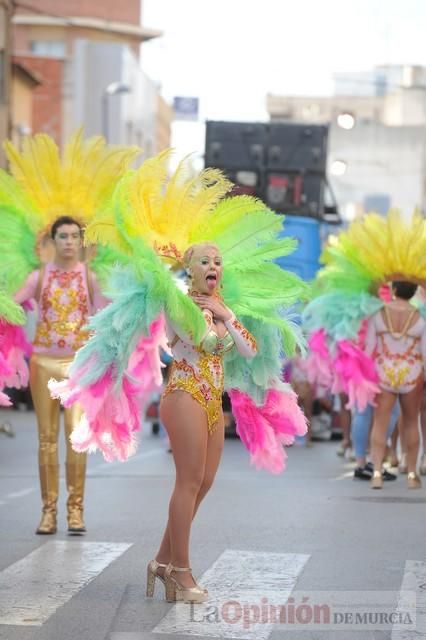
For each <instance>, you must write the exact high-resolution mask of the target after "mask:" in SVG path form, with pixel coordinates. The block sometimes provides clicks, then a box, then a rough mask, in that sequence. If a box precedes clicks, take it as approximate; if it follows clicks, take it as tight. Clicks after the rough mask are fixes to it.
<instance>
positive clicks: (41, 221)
mask: <svg viewBox="0 0 426 640" xmlns="http://www.w3.org/2000/svg"><path fill="white" fill-rule="evenodd" d="M4 148H5V151H6V154H7V156H8V159H9V163H10V170H11V173H12V174H13V176H14V177H15V179H16V181H17V182H18V184H19V185H20V187H21V188H22V190H23V191H24V193H25V194H26V195H27V197H28V198H29V201H30V202H31V205H32V213H31V215H32V217H33V216H34V215H35V216H37V218H38V220H37V223H38V224H37V226H38V227H39V228H40V229H43V228H45V227H46V226H48V225H50V224H52V222H53V221H54V220H55V219H57V218H58V217H59V216H61V215H69V216H73V217H75V218H76V219H78V220H79V221H80V222H81V223H83V224H87V223H88V222H90V220H91V219H92V218H93V216H94V214H95V212H96V211H97V210H99V209H100V208H102V207H103V206H106V203H107V201H108V199H109V198H110V197H111V195H112V192H113V190H114V187H115V185H116V183H117V180H118V179H119V178H120V177H121V175H123V174H124V173H125V171H126V170H127V169H128V167H129V164H130V162H131V161H132V160H133V159H134V158H135V157H136V155H137V154H138V153H139V149H138V148H137V147H124V146H114V147H113V146H108V145H106V143H105V140H104V139H103V138H102V137H100V136H94V137H92V138H89V139H87V140H83V134H82V130H79V131H77V133H76V134H75V135H73V136H72V138H71V139H70V140H69V142H68V144H67V145H66V148H65V152H64V155H63V159H61V157H60V154H59V150H58V147H57V145H56V144H55V142H54V141H53V140H52V138H50V137H49V136H48V135H45V134H38V135H36V136H34V137H28V138H26V139H25V140H24V143H23V149H22V152H20V151H18V150H17V149H16V147H15V146H14V145H13V144H12V143H11V142H9V141H7V142H5V143H4Z"/></svg>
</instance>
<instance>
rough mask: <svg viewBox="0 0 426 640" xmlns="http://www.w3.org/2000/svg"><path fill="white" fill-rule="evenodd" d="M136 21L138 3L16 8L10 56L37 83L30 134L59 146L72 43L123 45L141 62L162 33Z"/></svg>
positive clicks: (33, 2)
mask: <svg viewBox="0 0 426 640" xmlns="http://www.w3.org/2000/svg"><path fill="white" fill-rule="evenodd" d="M30 9H31V10H30ZM140 22H141V1H140V0H118V1H117V0H27V2H26V3H25V8H22V7H19V6H18V7H17V8H16V11H15V15H14V18H13V48H14V55H15V58H16V59H17V60H20V59H21V60H22V62H23V64H25V67H26V68H27V69H28V70H30V71H31V72H34V74H35V75H36V76H37V78H38V79H39V80H40V85H39V86H38V87H37V88H36V89H35V91H34V99H33V118H32V127H33V132H34V133H36V132H39V131H43V132H46V133H49V134H50V135H52V136H53V137H54V138H55V140H56V141H57V142H58V143H59V144H61V143H62V142H63V129H64V120H65V118H66V117H67V116H66V109H67V106H66V100H67V97H68V94H69V93H70V92H72V87H70V83H69V79H68V78H67V75H66V73H67V64H68V62H69V61H70V60H72V58H73V52H74V45H75V41H76V40H77V39H85V40H88V41H91V42H113V43H118V44H123V45H127V46H128V47H129V48H130V50H131V51H132V53H133V55H134V56H135V57H136V58H139V56H140V45H141V43H143V42H145V41H147V40H150V39H151V38H155V37H158V36H160V35H161V32H159V31H155V30H152V29H147V28H145V27H143V26H141V24H140Z"/></svg>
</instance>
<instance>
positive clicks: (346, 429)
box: [339, 393, 351, 449]
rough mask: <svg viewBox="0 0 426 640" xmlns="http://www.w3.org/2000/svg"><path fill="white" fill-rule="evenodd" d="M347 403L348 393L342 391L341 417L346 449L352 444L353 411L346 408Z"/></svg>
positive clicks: (343, 444)
mask: <svg viewBox="0 0 426 640" xmlns="http://www.w3.org/2000/svg"><path fill="white" fill-rule="evenodd" d="M347 403H348V397H347V395H345V394H344V393H341V394H340V412H339V419H340V424H341V427H342V435H343V439H342V447H343V448H344V449H348V448H349V447H350V446H351V412H350V410H349V409H347V408H346V405H347Z"/></svg>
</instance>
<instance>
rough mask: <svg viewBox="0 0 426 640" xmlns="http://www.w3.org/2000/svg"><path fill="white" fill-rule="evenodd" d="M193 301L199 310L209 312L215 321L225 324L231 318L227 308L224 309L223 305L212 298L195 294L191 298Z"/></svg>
mask: <svg viewBox="0 0 426 640" xmlns="http://www.w3.org/2000/svg"><path fill="white" fill-rule="evenodd" d="M193 300H194V302H195V303H196V304H198V306H199V307H200V308H201V309H207V310H208V311H211V313H212V314H213V317H214V318H215V319H216V320H221V321H222V322H226V321H227V320H230V319H231V318H232V313H231V311H230V310H229V309H228V307H225V305H224V304H223V303H222V302H221V301H220V300H218V299H217V298H215V297H214V296H203V295H202V294H197V295H195V296H194V297H193Z"/></svg>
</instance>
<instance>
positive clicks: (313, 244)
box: [276, 215, 321, 280]
mask: <svg viewBox="0 0 426 640" xmlns="http://www.w3.org/2000/svg"><path fill="white" fill-rule="evenodd" d="M286 236H291V237H292V238H296V240H297V241H298V243H299V246H298V248H297V249H296V251H295V252H294V253H292V254H291V255H289V256H284V257H282V258H277V260H276V262H277V264H279V265H280V267H282V268H283V269H287V270H288V271H291V272H293V273H296V274H297V275H298V276H300V277H301V278H303V280H312V279H313V278H315V275H316V273H317V271H318V269H319V268H320V263H319V258H320V255H321V224H320V222H318V220H314V219H313V218H304V217H301V216H289V215H287V216H286V218H285V223H284V231H283V233H282V234H281V237H286Z"/></svg>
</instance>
